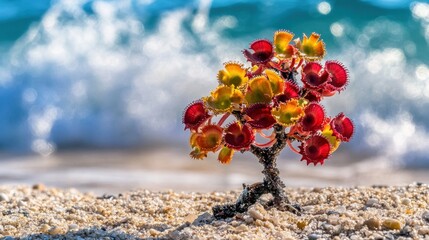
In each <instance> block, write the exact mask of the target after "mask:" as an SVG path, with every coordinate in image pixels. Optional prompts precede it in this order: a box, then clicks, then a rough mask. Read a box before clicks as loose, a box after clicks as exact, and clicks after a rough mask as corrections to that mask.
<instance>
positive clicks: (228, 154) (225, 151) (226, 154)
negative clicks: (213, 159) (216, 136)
mask: <svg viewBox="0 0 429 240" xmlns="http://www.w3.org/2000/svg"><path fill="white" fill-rule="evenodd" d="M233 155H234V149H231V148H229V147H223V148H222V150H220V152H219V155H218V158H217V159H218V160H219V162H220V163H222V164H229V163H230V162H231V160H232V156H233Z"/></svg>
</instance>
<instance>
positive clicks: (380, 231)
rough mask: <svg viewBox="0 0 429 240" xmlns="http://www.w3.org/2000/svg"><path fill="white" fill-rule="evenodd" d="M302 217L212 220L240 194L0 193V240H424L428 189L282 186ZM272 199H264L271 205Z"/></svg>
mask: <svg viewBox="0 0 429 240" xmlns="http://www.w3.org/2000/svg"><path fill="white" fill-rule="evenodd" d="M286 192H287V193H288V195H289V197H290V199H291V200H292V201H293V202H297V203H299V204H300V205H301V207H302V208H303V210H304V212H303V214H302V215H301V216H297V215H294V214H292V213H289V212H281V211H278V210H276V209H264V208H263V207H262V205H261V204H259V203H257V204H255V205H254V206H252V207H251V208H250V209H249V210H248V211H247V212H245V213H241V214H239V215H237V216H235V217H234V218H229V219H225V220H215V219H213V217H212V215H211V207H212V206H213V205H216V204H221V203H226V202H230V201H234V200H235V199H236V198H237V197H238V195H239V194H240V191H239V190H237V191H230V192H212V193H195V192H190V193H178V192H173V191H167V192H150V191H147V190H140V191H131V192H125V193H122V194H119V195H115V196H110V195H103V196H95V195H94V194H91V193H82V192H79V191H77V190H75V189H69V190H62V189H56V188H48V187H45V186H44V185H41V184H37V185H34V186H32V187H29V186H4V187H0V219H1V220H0V237H1V238H2V239H429V187H428V185H426V184H417V183H416V184H411V185H409V186H373V187H352V188H341V187H335V188H330V187H328V188H287V189H286ZM268 199H269V196H266V197H265V198H263V199H261V201H268Z"/></svg>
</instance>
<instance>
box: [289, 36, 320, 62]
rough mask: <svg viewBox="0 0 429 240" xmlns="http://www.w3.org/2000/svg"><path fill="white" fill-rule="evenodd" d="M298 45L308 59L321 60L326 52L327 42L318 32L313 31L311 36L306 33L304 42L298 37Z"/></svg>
mask: <svg viewBox="0 0 429 240" xmlns="http://www.w3.org/2000/svg"><path fill="white" fill-rule="evenodd" d="M296 46H297V48H298V49H299V50H300V52H301V53H303V54H304V57H305V58H306V59H307V60H320V59H322V58H323V57H324V56H325V54H326V49H325V44H324V43H323V41H322V40H320V35H319V34H317V33H312V34H311V35H310V37H307V36H306V35H305V34H304V36H303V39H302V42H301V41H300V40H299V39H298V40H297V42H296Z"/></svg>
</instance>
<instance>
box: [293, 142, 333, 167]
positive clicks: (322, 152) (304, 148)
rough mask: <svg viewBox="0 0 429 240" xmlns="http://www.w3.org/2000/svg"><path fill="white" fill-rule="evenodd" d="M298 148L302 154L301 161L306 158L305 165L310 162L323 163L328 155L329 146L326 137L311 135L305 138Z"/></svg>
mask: <svg viewBox="0 0 429 240" xmlns="http://www.w3.org/2000/svg"><path fill="white" fill-rule="evenodd" d="M299 149H300V151H299V152H300V153H301V154H302V159H301V161H303V160H306V161H307V165H308V164H310V163H313V164H314V165H316V164H318V163H320V164H323V162H324V161H325V159H326V158H328V157H329V151H330V149H331V146H330V145H329V141H328V140H326V138H324V137H322V136H319V135H313V136H311V137H310V138H308V139H307V140H305V142H303V143H302V144H301V146H300V147H299Z"/></svg>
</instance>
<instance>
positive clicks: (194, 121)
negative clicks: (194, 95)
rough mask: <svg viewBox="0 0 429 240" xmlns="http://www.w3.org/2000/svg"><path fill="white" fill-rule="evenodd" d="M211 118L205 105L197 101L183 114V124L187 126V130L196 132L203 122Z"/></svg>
mask: <svg viewBox="0 0 429 240" xmlns="http://www.w3.org/2000/svg"><path fill="white" fill-rule="evenodd" d="M209 117H210V115H209V113H208V111H207V109H206V107H205V106H204V103H203V102H202V101H200V100H199V101H195V102H193V103H191V104H190V105H188V106H187V107H186V109H185V111H184V113H183V119H182V122H183V124H185V130H186V129H188V128H189V129H191V130H196V129H197V128H198V127H199V126H200V125H201V124H202V123H203V122H205V121H206V120H207V119H208V118H209Z"/></svg>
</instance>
